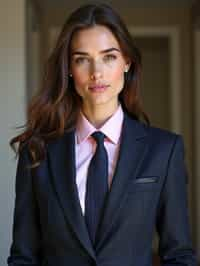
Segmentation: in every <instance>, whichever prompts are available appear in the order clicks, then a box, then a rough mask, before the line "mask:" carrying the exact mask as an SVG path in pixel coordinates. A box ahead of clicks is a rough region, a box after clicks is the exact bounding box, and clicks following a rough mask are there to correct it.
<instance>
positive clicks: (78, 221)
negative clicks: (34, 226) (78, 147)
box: [48, 130, 95, 259]
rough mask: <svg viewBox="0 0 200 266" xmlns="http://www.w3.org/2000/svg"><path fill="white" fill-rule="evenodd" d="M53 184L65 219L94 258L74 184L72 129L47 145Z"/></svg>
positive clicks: (73, 137)
mask: <svg viewBox="0 0 200 266" xmlns="http://www.w3.org/2000/svg"><path fill="white" fill-rule="evenodd" d="M48 154H49V159H50V167H51V170H52V173H53V175H52V178H53V184H54V187H55V189H56V193H57V196H58V198H59V201H60V204H61V206H62V209H63V211H64V214H65V216H66V217H67V221H68V222H69V223H70V225H71V228H72V230H73V231H74V232H75V234H76V236H77V238H78V239H79V240H80V242H81V243H82V245H83V246H84V248H85V249H86V250H87V251H88V253H89V254H90V255H91V256H92V257H93V258H94V259H95V254H94V250H93V247H92V244H91V241H90V239H89V235H88V231H87V228H86V225H85V220H84V217H83V215H82V210H81V206H80V202H79V197H78V191H77V186H76V181H75V177H76V168H75V167H76V166H75V134H74V130H73V131H71V132H68V133H65V134H64V136H63V137H61V138H59V139H58V140H56V141H54V142H53V143H51V144H50V145H49V147H48Z"/></svg>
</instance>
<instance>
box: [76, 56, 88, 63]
mask: <svg viewBox="0 0 200 266" xmlns="http://www.w3.org/2000/svg"><path fill="white" fill-rule="evenodd" d="M87 61H89V59H88V58H86V57H78V58H76V59H75V63H76V64H82V63H84V62H87Z"/></svg>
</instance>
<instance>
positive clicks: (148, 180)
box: [134, 176, 159, 183]
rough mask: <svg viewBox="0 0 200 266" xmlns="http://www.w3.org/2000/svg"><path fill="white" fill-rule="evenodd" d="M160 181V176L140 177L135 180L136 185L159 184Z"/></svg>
mask: <svg viewBox="0 0 200 266" xmlns="http://www.w3.org/2000/svg"><path fill="white" fill-rule="evenodd" d="M158 179H159V177H158V176H148V177H138V178H136V179H135V181H134V183H153V182H157V181H158Z"/></svg>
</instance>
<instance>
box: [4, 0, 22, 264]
mask: <svg viewBox="0 0 200 266" xmlns="http://www.w3.org/2000/svg"><path fill="white" fill-rule="evenodd" d="M0 32H1V40H0V122H1V130H0V132H1V134H0V210H1V218H0V266H3V265H6V258H7V256H8V249H9V246H10V243H11V233H12V216H13V207H14V185H15V171H16V161H15V160H14V153H13V152H12V151H11V149H10V148H9V144H8V142H9V140H10V138H11V137H13V136H14V135H15V134H16V131H14V127H15V126H18V125H21V124H23V123H24V119H25V98H26V93H25V73H26V71H25V0H7V1H0Z"/></svg>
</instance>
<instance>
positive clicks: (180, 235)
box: [7, 114, 197, 266]
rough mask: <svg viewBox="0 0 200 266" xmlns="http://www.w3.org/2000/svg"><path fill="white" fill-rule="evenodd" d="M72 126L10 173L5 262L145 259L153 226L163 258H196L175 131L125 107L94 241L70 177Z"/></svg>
mask: <svg viewBox="0 0 200 266" xmlns="http://www.w3.org/2000/svg"><path fill="white" fill-rule="evenodd" d="M74 133H75V131H74V130H71V131H70V132H65V134H64V135H63V136H62V137H59V138H58V139H56V140H54V141H51V143H50V142H49V143H48V145H47V153H46V158H45V160H44V161H42V163H41V164H40V166H38V167H37V168H36V169H34V170H33V169H32V170H30V169H28V168H25V166H26V165H27V164H29V163H30V157H29V154H28V151H27V148H26V147H25V148H24V149H23V151H22V153H21V154H20V157H19V161H18V166H17V173H16V198H15V210H14V223H13V240H12V245H11V248H10V254H9V257H8V259H7V262H8V265H10V266H21V265H27V266H29V265H31V266H40V265H45V266H47V265H48V266H151V265H152V240H153V236H154V230H157V232H158V235H159V249H158V252H159V256H160V261H161V265H163V266H170V265H171V266H172V265H175V264H176V265H184V266H186V265H188V266H189V265H190V266H194V265H195V266H196V265H197V259H196V254H195V251H194V250H193V248H192V241H191V234H190V228H189V218H188V206H187V171H186V167H185V163H184V146H183V140H182V136H181V135H177V134H175V133H170V132H168V131H167V130H161V129H159V128H155V127H151V126H146V125H144V124H143V123H141V122H139V121H137V120H134V119H132V118H131V117H129V116H128V115H127V114H125V118H124V122H123V128H122V139H121V144H120V155H119V159H118V162H117V166H116V170H115V174H114V177H113V181H112V186H111V189H110V193H109V196H108V199H107V202H106V208H105V212H104V217H103V219H102V224H101V227H100V234H99V240H98V242H97V245H96V247H93V246H92V244H91V242H90V239H89V235H88V231H87V228H86V224H85V220H84V216H83V215H82V210H81V206H80V202H79V197H78V191H77V186H76V182H75V177H76V169H75V134H74Z"/></svg>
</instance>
